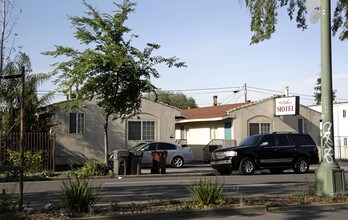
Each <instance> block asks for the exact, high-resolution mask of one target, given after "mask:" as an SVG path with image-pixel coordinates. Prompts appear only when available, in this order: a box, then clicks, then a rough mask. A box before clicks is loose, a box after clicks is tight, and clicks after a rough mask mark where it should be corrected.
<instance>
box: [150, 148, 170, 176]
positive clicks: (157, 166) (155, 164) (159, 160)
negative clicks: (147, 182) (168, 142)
mask: <svg viewBox="0 0 348 220" xmlns="http://www.w3.org/2000/svg"><path fill="white" fill-rule="evenodd" d="M167 154H168V151H166V150H155V151H152V152H151V155H152V168H151V173H153V174H165V173H166V160H167Z"/></svg>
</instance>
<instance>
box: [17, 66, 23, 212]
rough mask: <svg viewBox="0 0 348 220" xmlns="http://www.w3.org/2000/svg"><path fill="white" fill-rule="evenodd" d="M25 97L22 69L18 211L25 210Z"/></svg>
mask: <svg viewBox="0 0 348 220" xmlns="http://www.w3.org/2000/svg"><path fill="white" fill-rule="evenodd" d="M24 97H25V68H24V66H22V69H21V116H20V120H21V125H20V131H19V139H20V155H21V161H20V164H21V165H20V176H19V204H18V209H19V210H23V172H24V146H25V125H24V121H25V120H24Z"/></svg>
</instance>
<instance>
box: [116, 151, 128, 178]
mask: <svg viewBox="0 0 348 220" xmlns="http://www.w3.org/2000/svg"><path fill="white" fill-rule="evenodd" d="M128 158H129V151H128V150H115V151H114V174H116V175H126V174H127V169H128Z"/></svg>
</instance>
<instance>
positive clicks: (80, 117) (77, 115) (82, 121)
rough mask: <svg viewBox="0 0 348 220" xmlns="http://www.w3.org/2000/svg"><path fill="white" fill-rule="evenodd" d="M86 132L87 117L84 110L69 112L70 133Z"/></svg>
mask: <svg viewBox="0 0 348 220" xmlns="http://www.w3.org/2000/svg"><path fill="white" fill-rule="evenodd" d="M85 132H86V117H85V113H83V112H71V113H70V114H69V134H84V133H85Z"/></svg>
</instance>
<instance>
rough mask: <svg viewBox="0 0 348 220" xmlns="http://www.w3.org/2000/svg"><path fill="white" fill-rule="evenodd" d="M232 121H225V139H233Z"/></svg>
mask: <svg viewBox="0 0 348 220" xmlns="http://www.w3.org/2000/svg"><path fill="white" fill-rule="evenodd" d="M231 127H232V123H231V122H226V123H225V140H231V139H232V132H231V131H232V129H231Z"/></svg>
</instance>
